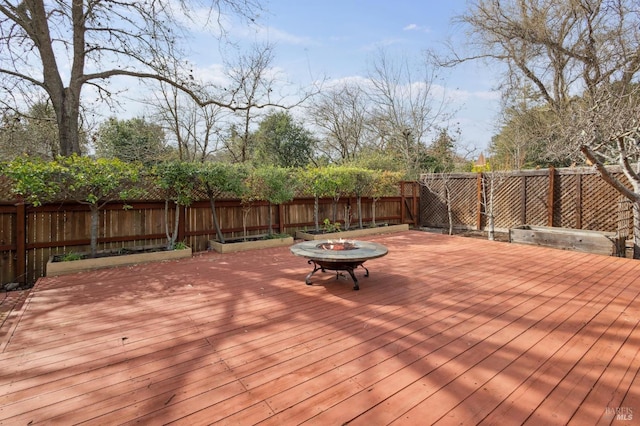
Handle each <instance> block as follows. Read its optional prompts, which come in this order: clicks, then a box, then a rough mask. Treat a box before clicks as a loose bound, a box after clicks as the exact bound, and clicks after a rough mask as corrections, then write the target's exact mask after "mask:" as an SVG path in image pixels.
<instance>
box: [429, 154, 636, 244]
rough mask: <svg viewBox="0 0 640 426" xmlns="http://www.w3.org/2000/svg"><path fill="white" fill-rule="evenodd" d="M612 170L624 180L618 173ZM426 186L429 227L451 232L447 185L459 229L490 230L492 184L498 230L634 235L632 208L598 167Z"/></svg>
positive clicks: (434, 180)
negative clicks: (532, 228) (538, 228)
mask: <svg viewBox="0 0 640 426" xmlns="http://www.w3.org/2000/svg"><path fill="white" fill-rule="evenodd" d="M610 169H611V171H612V172H614V173H615V174H616V175H618V176H620V177H623V175H622V173H621V172H620V170H619V168H617V167H611V168H610ZM623 179H624V178H623ZM483 180H484V185H483ZM421 181H422V182H425V183H426V185H422V188H421V193H420V203H421V204H420V216H421V218H422V222H421V223H422V226H424V227H437V228H448V226H449V221H448V212H447V200H446V196H445V191H444V188H445V185H447V186H448V187H449V194H450V203H451V210H452V217H453V225H454V227H455V228H466V229H477V230H481V229H485V228H486V224H487V220H486V214H485V213H486V211H487V209H486V205H487V203H486V202H485V201H484V200H485V198H484V197H483V188H484V189H485V190H487V192H488V187H489V185H490V184H491V181H493V185H494V201H493V212H494V222H495V227H496V229H497V230H500V231H507V230H508V229H509V228H512V227H515V226H519V225H525V224H527V225H538V226H555V227H562V228H574V229H588V230H595V231H607V232H619V233H621V234H624V235H629V234H630V232H631V231H632V221H631V204H630V203H629V202H628V201H627V200H626V199H624V198H623V197H621V196H620V194H619V193H618V192H617V191H616V190H614V189H613V188H612V187H611V186H610V185H608V184H607V183H606V182H605V181H604V180H603V179H602V178H601V177H600V175H599V174H598V172H597V171H595V170H594V169H593V168H562V169H554V168H550V169H541V170H526V171H517V172H493V173H486V174H478V173H459V174H450V175H423V176H422V178H421Z"/></svg>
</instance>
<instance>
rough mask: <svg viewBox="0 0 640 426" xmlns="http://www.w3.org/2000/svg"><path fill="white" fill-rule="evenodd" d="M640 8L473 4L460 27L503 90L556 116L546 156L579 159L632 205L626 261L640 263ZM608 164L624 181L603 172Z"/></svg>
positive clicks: (554, 2)
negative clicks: (491, 65)
mask: <svg viewBox="0 0 640 426" xmlns="http://www.w3.org/2000/svg"><path fill="white" fill-rule="evenodd" d="M639 17H640V8H638V2H637V1H636V0H562V1H558V0H539V1H535V2H532V1H529V0H507V1H505V0H476V1H475V2H474V3H472V4H471V5H470V7H469V9H468V11H467V13H466V14H465V15H463V16H461V17H460V22H462V23H464V24H466V25H467V26H468V28H469V30H470V34H469V35H468V36H467V40H469V41H470V47H471V48H472V49H473V52H474V53H473V54H471V55H465V56H460V55H454V57H452V58H449V60H448V61H446V63H447V64H450V65H452V64H457V63H460V62H463V61H467V60H471V59H478V58H485V59H490V60H497V61H500V62H501V63H503V64H505V65H506V70H507V72H506V74H505V78H504V80H503V81H504V84H503V88H504V89H508V88H513V87H514V86H516V85H520V84H522V82H523V81H526V82H528V83H530V84H531V87H533V88H534V89H535V96H538V97H539V98H540V99H541V100H542V101H543V102H544V105H547V106H548V107H549V108H550V109H551V110H552V111H553V112H554V113H555V115H556V119H555V120H552V122H553V123H554V124H552V125H551V127H552V128H550V129H549V130H550V131H552V132H554V133H555V134H556V135H558V136H556V137H555V138H554V139H553V140H552V141H551V142H555V143H552V144H551V145H550V148H549V151H551V152H553V153H554V154H555V155H556V156H559V157H561V158H565V159H567V158H578V156H579V155H580V153H582V154H583V155H584V157H586V158H587V159H588V160H589V161H590V162H591V163H592V164H594V165H595V167H596V168H597V169H598V170H599V171H600V174H601V176H602V177H603V179H604V180H605V181H607V182H608V183H609V184H610V185H612V187H613V188H615V189H616V190H617V191H619V192H620V193H621V194H623V195H624V196H625V197H627V198H628V199H629V200H631V202H632V203H633V206H634V239H635V241H634V257H636V258H639V257H640V177H639V175H638V172H639V170H638V169H635V168H633V167H632V166H631V164H632V163H634V162H636V161H638V158H639V157H638V150H637V146H638V143H639V142H640V132H639V131H638V129H639V123H638V117H639V116H640V115H639V113H640V107H639V105H638V104H639V102H640V93H639V90H638V75H639V71H640V27H639V26H638V20H639ZM610 162H616V163H617V164H618V165H620V167H621V168H622V170H623V171H624V174H625V176H626V179H627V180H628V181H629V183H630V185H631V188H629V186H627V184H626V183H625V182H623V181H622V180H620V179H617V177H616V176H614V175H612V174H610V173H609V172H608V171H607V169H606V168H605V167H604V165H605V164H606V163H610Z"/></svg>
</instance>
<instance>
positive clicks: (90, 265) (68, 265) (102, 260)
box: [46, 247, 192, 277]
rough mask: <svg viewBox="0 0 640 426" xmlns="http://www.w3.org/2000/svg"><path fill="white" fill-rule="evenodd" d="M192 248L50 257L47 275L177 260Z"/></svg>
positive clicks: (190, 252) (190, 253) (186, 256)
mask: <svg viewBox="0 0 640 426" xmlns="http://www.w3.org/2000/svg"><path fill="white" fill-rule="evenodd" d="M191 255H192V250H191V248H190V247H189V248H186V249H180V250H169V251H167V250H164V251H155V252H150V253H131V254H124V255H119V256H105V257H96V258H91V259H79V260H70V261H67V262H54V261H53V259H52V258H51V259H49V261H48V262H47V266H46V268H47V269H46V276H48V277H55V276H58V275H66V274H73V273H76V272H83V271H91V270H94V269H105V268H113V267H116V266H126V265H135V264H139V263H148V262H161V261H164V260H176V259H184V258H188V257H191Z"/></svg>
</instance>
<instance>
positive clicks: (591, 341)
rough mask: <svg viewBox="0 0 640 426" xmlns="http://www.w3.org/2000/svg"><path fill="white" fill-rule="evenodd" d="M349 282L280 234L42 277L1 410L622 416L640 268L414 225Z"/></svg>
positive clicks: (46, 418) (634, 410)
mask: <svg viewBox="0 0 640 426" xmlns="http://www.w3.org/2000/svg"><path fill="white" fill-rule="evenodd" d="M369 240H372V241H377V242H380V243H382V244H385V245H386V246H387V247H388V248H389V254H388V255H387V256H386V257H383V258H380V259H375V260H371V261H370V262H367V264H366V266H367V267H368V268H369V270H370V272H371V275H370V277H368V278H364V277H362V275H363V271H362V270H361V269H359V270H358V271H357V275H358V277H362V278H359V280H360V287H361V290H360V291H358V292H356V291H353V290H352V283H351V281H350V279H346V278H340V279H336V275H335V273H326V274H322V273H317V274H316V275H315V276H314V277H313V280H314V285H313V286H306V285H305V284H304V277H305V276H306V274H307V273H308V272H309V271H310V270H311V267H310V266H309V265H308V264H307V263H306V261H305V260H304V259H302V258H299V257H295V256H293V255H291V254H290V252H289V249H288V248H277V249H265V250H256V251H250V252H242V253H236V254H224V255H221V254H217V253H205V254H202V255H197V256H194V257H193V258H192V259H188V260H183V261H173V262H166V263H161V264H153V265H141V266H135V267H128V268H119V269H112V270H106V271H105V270H103V271H96V272H91V273H81V274H76V275H73V276H66V277H57V278H45V279H41V280H40V281H38V283H37V284H36V286H35V287H34V289H32V291H31V293H30V294H29V296H28V297H27V298H26V301H25V302H24V303H23V304H22V305H20V304H19V309H16V310H14V311H13V312H11V313H10V315H9V316H8V317H7V319H6V321H5V322H4V325H3V327H2V329H0V365H1V370H0V424H3V425H4V424H6V425H27V424H39V423H40V424H43V423H44V424H64V425H70V424H79V423H88V424H92V425H95V424H134V423H139V424H166V423H176V424H186V425H199V424H211V423H216V422H220V424H240V425H247V424H258V423H259V424H267V425H289V424H300V423H309V424H318V425H341V424H345V423H349V424H352V425H383V424H407V425H417V424H420V425H423V424H432V423H437V424H478V423H482V424H484V423H486V424H499V425H505V424H545V425H550V424H575V425H591V424H610V423H617V424H634V423H636V422H637V421H638V419H639V418H640V375H639V370H640V354H639V353H638V351H639V350H640V330H639V329H638V328H639V320H640V312H639V310H640V296H639V293H640V262H638V261H634V260H631V259H621V258H614V257H606V256H598V255H588V254H582V253H576V252H567V251H559V250H553V249H547V248H537V247H530V246H523V245H516V244H509V243H499V242H489V241H484V240H478V239H471V238H463V237H450V236H444V235H436V234H430V233H424V232H418V231H408V232H403V233H399V234H393V235H387V236H377V237H373V238H369Z"/></svg>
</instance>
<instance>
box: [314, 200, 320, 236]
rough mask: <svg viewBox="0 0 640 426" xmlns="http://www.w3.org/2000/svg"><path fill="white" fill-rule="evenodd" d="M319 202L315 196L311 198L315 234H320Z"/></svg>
mask: <svg viewBox="0 0 640 426" xmlns="http://www.w3.org/2000/svg"><path fill="white" fill-rule="evenodd" d="M319 204H320V200H319V197H318V196H317V195H316V196H314V197H313V221H314V222H315V225H316V232H320V218H319V216H320V206H319Z"/></svg>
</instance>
